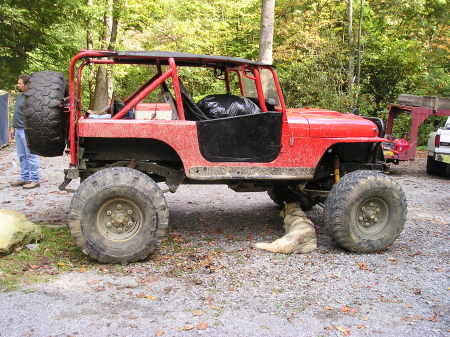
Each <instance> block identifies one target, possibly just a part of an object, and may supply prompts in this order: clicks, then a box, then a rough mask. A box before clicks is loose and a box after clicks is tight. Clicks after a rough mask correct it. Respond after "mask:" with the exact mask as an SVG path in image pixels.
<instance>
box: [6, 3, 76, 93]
mask: <svg viewBox="0 0 450 337" xmlns="http://www.w3.org/2000/svg"><path fill="white" fill-rule="evenodd" d="M80 3H81V0H58V1H57V2H56V3H55V1H50V0H34V1H28V0H4V1H2V2H1V3H0V31H1V32H2V34H1V35H0V68H1V69H2V76H1V77H0V88H8V89H9V88H11V87H12V86H13V85H14V84H15V82H16V80H17V76H18V75H19V74H20V73H22V72H24V71H27V70H29V69H32V68H33V64H40V65H46V66H47V65H52V64H55V63H56V64H57V63H58V62H61V61H62V60H63V58H62V57H66V56H67V55H68V53H62V52H61V50H66V47H69V49H71V50H70V52H73V48H74V45H73V44H72V45H71V44H70V43H69V44H68V43H67V42H68V41H66V40H65V37H67V36H69V35H64V34H63V29H64V27H66V26H68V25H69V23H71V22H73V21H71V20H72V19H75V18H76V12H77V8H78V6H79V5H80ZM36 50H40V51H41V52H40V53H38V55H39V54H40V55H41V56H44V57H43V58H42V59H40V58H37V57H34V56H32V55H31V54H30V52H33V51H36Z"/></svg>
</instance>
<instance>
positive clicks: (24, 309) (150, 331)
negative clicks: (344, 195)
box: [0, 146, 450, 337]
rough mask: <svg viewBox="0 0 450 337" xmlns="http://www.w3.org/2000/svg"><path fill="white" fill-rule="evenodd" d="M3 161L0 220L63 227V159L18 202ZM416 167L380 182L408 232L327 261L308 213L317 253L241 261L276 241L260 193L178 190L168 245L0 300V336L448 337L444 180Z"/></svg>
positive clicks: (449, 201)
mask: <svg viewBox="0 0 450 337" xmlns="http://www.w3.org/2000/svg"><path fill="white" fill-rule="evenodd" d="M13 151H14V148H13V147H11V146H10V147H7V148H4V149H2V150H0V173H1V177H0V191H1V193H0V207H1V208H7V209H15V210H19V211H22V212H24V213H25V214H27V215H28V216H29V218H30V219H31V220H33V221H35V222H38V223H43V224H55V225H64V224H66V222H67V211H68V207H69V203H70V198H71V193H67V192H60V191H58V189H57V185H58V184H59V183H60V182H61V181H62V169H63V168H65V167H66V166H67V159H66V158H42V160H41V167H42V176H43V177H42V178H43V183H42V185H41V187H40V188H39V189H36V190H32V191H23V190H21V189H17V188H15V189H14V188H11V187H9V186H8V184H7V183H8V181H9V180H10V179H12V178H13V177H14V176H17V163H16V161H15V153H14V152H13ZM424 155H425V154H424V153H420V154H419V157H418V159H417V160H416V161H415V162H411V163H403V164H401V165H400V166H398V167H395V168H394V169H393V170H392V173H391V175H392V177H393V178H395V179H397V180H398V181H399V182H400V183H401V185H402V186H403V188H404V190H405V192H406V194H407V199H408V207H409V209H408V220H407V224H406V228H405V230H404V232H403V233H402V235H401V237H400V238H399V239H398V240H397V241H396V242H395V243H394V245H393V246H392V247H391V248H390V249H389V250H388V251H386V252H384V253H380V254H370V255H367V254H353V253H349V252H345V251H343V250H341V249H339V248H336V247H335V246H334V245H333V242H332V240H331V239H330V237H329V235H328V234H327V233H326V231H325V230H324V229H323V227H320V224H321V209H320V208H314V209H313V210H312V211H311V212H309V215H310V216H311V218H312V219H313V221H314V222H315V223H316V225H317V229H318V238H319V244H318V245H319V249H318V250H317V251H315V252H313V253H310V254H305V255H290V256H286V255H280V254H272V253H268V252H265V251H259V250H255V249H253V248H252V246H251V244H252V243H254V242H256V241H262V240H266V241H267V240H273V239H275V238H277V237H279V236H280V235H282V234H283V233H282V229H281V218H280V217H279V216H278V210H277V208H276V207H275V206H274V204H273V203H272V202H271V200H270V199H269V198H268V197H267V195H266V194H265V193H236V192H233V191H231V190H229V189H228V188H227V187H226V186H221V185H210V186H181V187H180V189H179V190H178V191H177V193H175V194H168V195H166V196H167V199H168V203H169V206H170V210H171V230H170V238H171V239H170V240H167V241H165V243H164V244H163V245H162V247H161V248H160V250H159V251H158V252H156V253H155V255H154V256H153V257H152V258H151V259H149V260H148V261H145V262H142V263H137V264H132V265H129V266H125V267H123V270H121V271H120V272H119V271H117V268H112V267H111V266H108V265H98V268H94V269H91V270H88V271H87V272H70V273H65V274H62V275H59V276H58V278H56V279H54V280H53V281H51V282H48V283H42V284H34V285H33V286H26V287H24V288H23V289H22V290H20V291H14V292H8V293H1V292H0V303H1V305H0V336H7V337H13V336H163V335H164V336H249V337H251V336H311V337H313V336H314V337H318V336H350V335H351V336H408V337H413V336H417V337H423V336H450V320H449V317H450V291H449V290H450V282H449V275H450V274H449V271H450V263H449V261H450V259H449V255H450V254H449V225H450V212H449V209H450V179H449V178H438V177H429V176H427V175H426V174H425V162H424ZM69 187H70V188H76V187H77V183H75V182H72V183H71V185H69ZM174 247H175V248H174ZM174 251H175V252H177V253H176V254H175V255H176V256H173V255H170V256H168V255H167V254H168V253H169V252H170V254H173V252H174Z"/></svg>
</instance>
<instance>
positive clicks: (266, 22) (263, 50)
mask: <svg viewBox="0 0 450 337" xmlns="http://www.w3.org/2000/svg"><path fill="white" fill-rule="evenodd" d="M261 5H262V10H261V33H260V39H259V61H261V62H263V63H267V64H272V62H273V58H272V49H273V31H274V23H275V0H262V4H261Z"/></svg>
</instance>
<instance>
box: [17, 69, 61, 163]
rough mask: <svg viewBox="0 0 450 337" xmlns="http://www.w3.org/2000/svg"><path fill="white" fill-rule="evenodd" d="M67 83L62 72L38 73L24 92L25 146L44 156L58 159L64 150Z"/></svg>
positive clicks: (33, 75)
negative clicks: (64, 104) (64, 105)
mask: <svg viewBox="0 0 450 337" xmlns="http://www.w3.org/2000/svg"><path fill="white" fill-rule="evenodd" d="M65 93H66V82H65V80H64V76H63V74H62V73H59V72H54V71H41V72H37V73H34V74H32V75H31V80H30V83H29V87H28V90H27V91H26V92H25V93H24V96H25V103H24V105H23V117H24V124H25V135H26V139H27V144H28V147H29V148H30V151H31V152H32V153H34V154H38V155H40V156H44V157H56V156H60V155H62V154H63V152H64V148H65V147H66V138H67V132H68V116H66V113H65V112H64V108H63V100H64V97H65Z"/></svg>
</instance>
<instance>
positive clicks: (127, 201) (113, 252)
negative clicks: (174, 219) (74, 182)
mask: <svg viewBox="0 0 450 337" xmlns="http://www.w3.org/2000/svg"><path fill="white" fill-rule="evenodd" d="M168 220H169V211H168V207H167V203H166V200H165V198H164V194H163V193H162V191H161V190H160V189H159V187H158V185H157V184H156V183H155V182H154V181H153V180H152V179H151V178H150V177H148V176H147V175H145V174H144V173H141V172H139V171H137V170H134V169H131V168H127V167H114V168H106V169H103V170H100V171H98V172H97V173H95V174H93V175H91V176H89V177H88V178H86V180H84V181H83V182H82V183H81V185H80V187H79V188H78V190H77V192H76V193H75V195H74V197H73V199H72V202H71V205H70V222H69V226H70V230H71V233H72V236H73V237H74V238H75V240H76V242H77V245H78V246H79V247H80V248H81V249H82V251H83V252H84V253H85V254H87V255H89V256H90V257H91V258H93V259H95V260H97V261H99V262H102V263H129V262H134V261H139V260H143V259H145V258H146V257H147V256H148V255H149V254H150V253H152V252H153V251H154V250H155V248H156V244H157V241H158V239H159V238H161V236H163V235H164V234H165V233H166V231H167V228H168Z"/></svg>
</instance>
